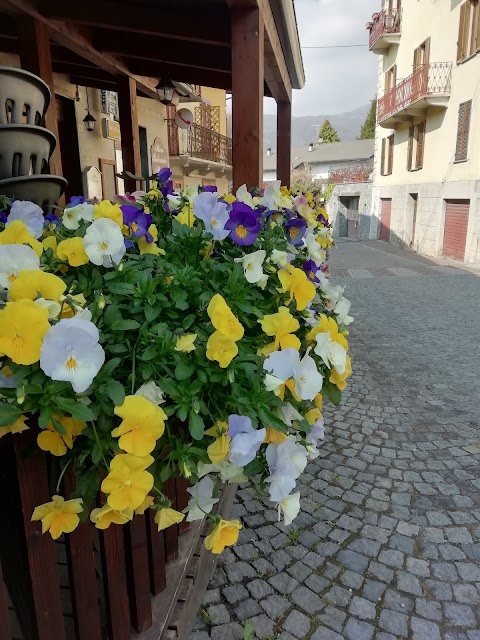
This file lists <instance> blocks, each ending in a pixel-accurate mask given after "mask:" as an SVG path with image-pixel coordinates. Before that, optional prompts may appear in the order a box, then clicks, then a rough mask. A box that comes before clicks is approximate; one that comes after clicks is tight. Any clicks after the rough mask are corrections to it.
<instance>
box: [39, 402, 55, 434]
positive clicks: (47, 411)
mask: <svg viewBox="0 0 480 640" xmlns="http://www.w3.org/2000/svg"><path fill="white" fill-rule="evenodd" d="M52 415H53V412H52V410H51V408H50V407H42V408H41V409H40V415H39V417H38V426H39V427H40V429H46V428H47V424H48V423H49V422H50V420H51V419H52Z"/></svg>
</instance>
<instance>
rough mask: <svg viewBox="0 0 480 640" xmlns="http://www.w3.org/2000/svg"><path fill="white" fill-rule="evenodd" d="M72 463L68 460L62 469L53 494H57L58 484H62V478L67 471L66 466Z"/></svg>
mask: <svg viewBox="0 0 480 640" xmlns="http://www.w3.org/2000/svg"><path fill="white" fill-rule="evenodd" d="M71 461H72V459H71V458H70V460H69V461H68V462H67V464H66V465H65V466H64V467H63V469H62V471H61V473H60V476H59V478H58V482H57V487H56V489H55V493H56V494H57V495H58V492H59V490H60V483H61V482H62V479H63V476H64V475H65V471H66V470H67V469H68V465H69V464H70V462H71Z"/></svg>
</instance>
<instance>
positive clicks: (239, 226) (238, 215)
mask: <svg viewBox="0 0 480 640" xmlns="http://www.w3.org/2000/svg"><path fill="white" fill-rule="evenodd" d="M260 227H261V225H260V221H259V219H258V218H257V216H256V214H255V211H254V210H253V209H252V208H251V207H249V206H248V205H246V204H244V203H243V202H234V203H233V204H232V211H231V212H230V218H229V220H227V222H226V224H225V229H229V230H230V231H231V234H230V238H231V239H232V240H233V241H234V242H235V243H236V244H238V245H240V246H244V247H245V246H248V245H251V244H253V243H254V242H255V240H256V239H257V236H258V233H259V231H260Z"/></svg>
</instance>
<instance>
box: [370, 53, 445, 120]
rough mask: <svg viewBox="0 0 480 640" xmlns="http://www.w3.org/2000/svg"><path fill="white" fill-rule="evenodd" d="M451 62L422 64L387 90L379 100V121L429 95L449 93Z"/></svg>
mask: <svg viewBox="0 0 480 640" xmlns="http://www.w3.org/2000/svg"><path fill="white" fill-rule="evenodd" d="M452 66H453V64H452V63H451V62H431V63H430V64H422V65H420V66H419V67H418V68H417V69H415V71H414V72H413V73H412V74H411V75H410V76H408V78H405V79H404V80H402V81H401V82H400V83H399V84H397V86H396V87H393V89H390V90H389V91H387V92H386V93H385V94H384V95H383V96H382V97H381V98H380V99H379V101H378V107H377V110H378V122H383V121H384V120H385V119H386V118H388V117H390V116H392V115H395V114H396V113H399V112H400V111H402V109H405V108H406V107H408V106H410V105H412V104H413V103H415V102H417V101H418V100H420V99H421V98H425V97H427V96H439V95H446V94H449V93H450V91H451V85H452Z"/></svg>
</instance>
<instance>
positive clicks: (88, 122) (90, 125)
mask: <svg viewBox="0 0 480 640" xmlns="http://www.w3.org/2000/svg"><path fill="white" fill-rule="evenodd" d="M85 93H86V95H87V115H86V116H85V118H84V119H83V124H84V125H85V129H86V130H87V131H93V130H94V129H95V123H96V120H95V118H94V117H93V116H92V114H91V113H90V105H89V103H88V88H87V87H85Z"/></svg>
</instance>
